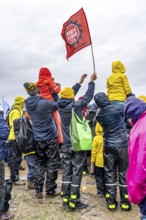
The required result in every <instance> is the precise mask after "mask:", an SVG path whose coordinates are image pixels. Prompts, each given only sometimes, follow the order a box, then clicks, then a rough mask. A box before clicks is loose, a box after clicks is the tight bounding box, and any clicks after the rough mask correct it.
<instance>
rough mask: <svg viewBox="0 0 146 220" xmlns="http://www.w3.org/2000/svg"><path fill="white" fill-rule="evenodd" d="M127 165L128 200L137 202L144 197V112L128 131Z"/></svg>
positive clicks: (145, 118)
mask: <svg viewBox="0 0 146 220" xmlns="http://www.w3.org/2000/svg"><path fill="white" fill-rule="evenodd" d="M128 154H129V167H128V171H127V185H128V193H129V200H130V201H131V202H132V203H135V204H139V203H140V202H141V201H142V200H143V199H144V198H145V197H146V112H144V113H143V114H142V115H141V116H140V118H139V119H138V121H137V122H136V123H135V125H134V126H133V127H132V129H131V132H130V138H129V143H128Z"/></svg>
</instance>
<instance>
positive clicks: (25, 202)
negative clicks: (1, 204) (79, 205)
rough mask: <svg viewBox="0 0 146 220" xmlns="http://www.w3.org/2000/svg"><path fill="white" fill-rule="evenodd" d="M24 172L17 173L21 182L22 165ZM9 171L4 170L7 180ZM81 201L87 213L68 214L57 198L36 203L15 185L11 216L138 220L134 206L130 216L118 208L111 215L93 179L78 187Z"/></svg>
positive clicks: (44, 219) (21, 218) (87, 178)
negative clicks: (98, 193)
mask: <svg viewBox="0 0 146 220" xmlns="http://www.w3.org/2000/svg"><path fill="white" fill-rule="evenodd" d="M22 165H23V166H25V167H26V170H25V171H21V172H20V179H26V174H27V166H26V163H25V161H23V164H22ZM8 177H9V170H8V168H7V167H6V178H8ZM57 182H58V191H60V186H61V172H60V173H59V177H58V181H57ZM81 200H82V201H83V202H85V203H88V204H89V207H88V208H87V209H84V210H82V211H76V212H68V211H66V210H64V209H63V207H62V201H61V198H60V196H59V195H58V196H56V197H55V198H45V192H44V198H43V199H41V200H40V199H36V198H35V192H34V191H33V190H28V189H27V185H21V186H20V185H14V186H13V190H12V200H11V203H10V210H9V211H10V212H11V213H13V214H14V220H33V219H35V220H139V210H138V208H137V206H135V205H133V206H132V210H131V211H130V212H122V211H121V210H120V208H119V207H118V209H117V211H116V212H110V211H108V210H107V208H106V203H105V199H104V198H99V197H98V195H96V186H95V180H94V178H92V177H90V176H83V180H82V185H81Z"/></svg>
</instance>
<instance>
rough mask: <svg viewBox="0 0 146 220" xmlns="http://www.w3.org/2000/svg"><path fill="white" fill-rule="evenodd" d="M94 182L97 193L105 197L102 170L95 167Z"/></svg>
mask: <svg viewBox="0 0 146 220" xmlns="http://www.w3.org/2000/svg"><path fill="white" fill-rule="evenodd" d="M95 181H96V187H97V193H98V194H101V195H105V176H104V168H103V167H97V166H95Z"/></svg>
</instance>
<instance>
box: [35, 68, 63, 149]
mask: <svg viewBox="0 0 146 220" xmlns="http://www.w3.org/2000/svg"><path fill="white" fill-rule="evenodd" d="M36 84H37V87H38V90H39V93H40V95H41V97H42V98H44V99H48V100H51V101H57V100H56V96H57V95H58V93H59V92H60V90H61V86H60V84H59V83H56V82H55V81H54V78H53V76H52V73H51V72H50V70H49V69H48V68H46V67H42V68H41V69H40V71H39V80H38V82H37V83H36ZM52 114H53V118H54V121H55V124H56V126H57V129H58V143H59V144H60V145H62V143H63V136H62V126H61V120H60V115H59V113H58V111H54V112H53V113H52Z"/></svg>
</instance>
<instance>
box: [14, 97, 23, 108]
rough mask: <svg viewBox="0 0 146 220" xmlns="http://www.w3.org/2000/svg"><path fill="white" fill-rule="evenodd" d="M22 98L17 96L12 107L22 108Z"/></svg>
mask: <svg viewBox="0 0 146 220" xmlns="http://www.w3.org/2000/svg"><path fill="white" fill-rule="evenodd" d="M24 100H25V99H24V98H23V97H22V96H17V97H16V98H15V100H14V105H13V108H19V109H23V103H24Z"/></svg>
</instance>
